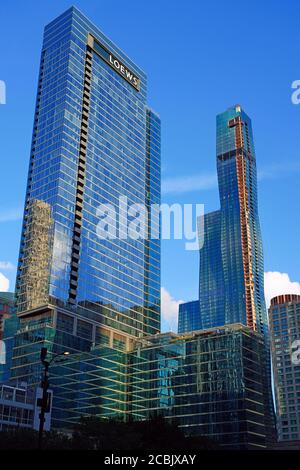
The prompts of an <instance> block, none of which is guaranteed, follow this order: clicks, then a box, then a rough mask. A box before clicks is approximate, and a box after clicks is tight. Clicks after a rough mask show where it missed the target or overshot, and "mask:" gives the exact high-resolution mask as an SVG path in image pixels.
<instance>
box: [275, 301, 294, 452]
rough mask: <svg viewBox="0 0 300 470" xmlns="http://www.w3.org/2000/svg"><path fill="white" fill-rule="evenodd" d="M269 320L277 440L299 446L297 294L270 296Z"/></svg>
mask: <svg viewBox="0 0 300 470" xmlns="http://www.w3.org/2000/svg"><path fill="white" fill-rule="evenodd" d="M269 321H270V339H271V351H272V365H273V376H274V389H275V399H276V421H277V433H278V440H279V441H297V440H298V441H299V442H298V446H300V296H299V295H293V294H286V295H280V296H278V297H274V298H273V299H272V300H271V305H270V308H269Z"/></svg>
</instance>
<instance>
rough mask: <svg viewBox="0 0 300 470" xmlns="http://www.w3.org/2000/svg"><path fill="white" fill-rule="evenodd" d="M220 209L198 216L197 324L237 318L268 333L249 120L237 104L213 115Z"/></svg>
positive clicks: (252, 146) (253, 153) (221, 323)
mask: <svg viewBox="0 0 300 470" xmlns="http://www.w3.org/2000/svg"><path fill="white" fill-rule="evenodd" d="M217 171H218V183H219V195H220V205H221V207H220V210H218V211H215V212H211V213H208V214H206V215H205V216H204V245H203V248H202V249H201V250H200V282H199V298H200V313H201V326H202V328H212V327H214V326H221V325H225V324H231V323H236V322H239V323H242V324H244V325H247V326H249V327H250V328H253V329H254V330H255V331H259V332H261V333H263V334H265V335H267V334H268V322H267V313H266V307H265V300H264V278H263V274H264V273H263V251H262V239H261V232H260V225H259V217H258V204H257V170H256V158H255V150H254V142H253V134H252V125H251V120H250V118H249V117H248V116H247V114H246V113H245V112H244V111H243V110H242V109H241V107H240V106H239V105H237V106H234V107H232V108H229V109H228V110H227V111H225V112H224V113H221V114H219V115H218V116H217Z"/></svg>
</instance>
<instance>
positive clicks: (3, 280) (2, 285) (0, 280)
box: [0, 273, 9, 292]
mask: <svg viewBox="0 0 300 470" xmlns="http://www.w3.org/2000/svg"><path fill="white" fill-rule="evenodd" d="M8 289H9V280H8V279H7V277H5V276H4V274H2V273H0V292H8Z"/></svg>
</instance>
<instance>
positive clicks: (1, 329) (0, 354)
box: [0, 292, 19, 382]
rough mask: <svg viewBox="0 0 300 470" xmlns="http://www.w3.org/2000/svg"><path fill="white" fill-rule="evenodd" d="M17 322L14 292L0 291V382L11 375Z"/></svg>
mask: <svg viewBox="0 0 300 470" xmlns="http://www.w3.org/2000/svg"><path fill="white" fill-rule="evenodd" d="M18 324H19V320H18V317H17V315H16V308H15V302H14V294H13V293H12V292H0V382H4V381H7V380H9V378H10V375H11V366H12V355H13V346H14V336H15V334H16V332H17V328H18Z"/></svg>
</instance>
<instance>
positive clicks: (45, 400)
mask: <svg viewBox="0 0 300 470" xmlns="http://www.w3.org/2000/svg"><path fill="white" fill-rule="evenodd" d="M47 352H48V351H47V348H42V349H41V362H42V364H43V366H44V375H43V379H42V382H41V388H42V390H43V395H42V399H41V412H40V415H39V418H40V425H39V449H42V442H43V431H44V423H45V413H46V409H47V405H48V393H47V392H48V387H49V367H50V365H51V364H52V362H53V361H54V360H55V359H56V358H57V357H59V356H68V355H69V354H70V353H69V351H65V352H62V353H60V354H56V355H55V356H53V357H52V359H51V360H50V361H46V357H47Z"/></svg>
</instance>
